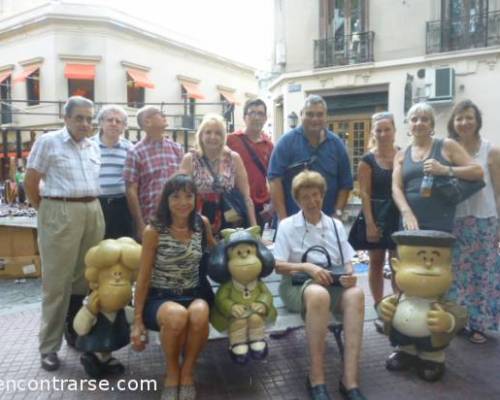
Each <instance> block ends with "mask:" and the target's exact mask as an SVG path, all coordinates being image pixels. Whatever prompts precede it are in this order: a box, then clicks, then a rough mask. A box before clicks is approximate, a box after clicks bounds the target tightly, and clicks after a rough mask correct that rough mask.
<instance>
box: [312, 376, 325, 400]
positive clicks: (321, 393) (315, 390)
mask: <svg viewBox="0 0 500 400" xmlns="http://www.w3.org/2000/svg"><path fill="white" fill-rule="evenodd" d="M306 388H307V393H309V397H310V398H311V399H312V400H331V397H330V395H329V394H328V390H327V389H326V385H325V384H324V383H320V384H319V385H314V386H312V385H311V380H310V379H309V377H307V379H306Z"/></svg>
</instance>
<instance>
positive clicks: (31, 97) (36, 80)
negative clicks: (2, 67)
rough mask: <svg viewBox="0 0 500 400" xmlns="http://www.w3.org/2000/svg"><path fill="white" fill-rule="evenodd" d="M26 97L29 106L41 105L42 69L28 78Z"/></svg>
mask: <svg viewBox="0 0 500 400" xmlns="http://www.w3.org/2000/svg"><path fill="white" fill-rule="evenodd" d="M26 97H27V99H28V105H29V106H34V105H37V104H40V69H37V70H35V71H34V72H32V73H31V74H30V75H28V76H27V77H26Z"/></svg>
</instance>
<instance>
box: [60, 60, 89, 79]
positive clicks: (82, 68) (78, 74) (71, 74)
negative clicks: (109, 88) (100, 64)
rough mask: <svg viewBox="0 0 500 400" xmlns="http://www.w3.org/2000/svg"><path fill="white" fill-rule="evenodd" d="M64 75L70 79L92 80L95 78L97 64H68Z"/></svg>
mask: <svg viewBox="0 0 500 400" xmlns="http://www.w3.org/2000/svg"><path fill="white" fill-rule="evenodd" d="M64 77H65V78H68V79H83V80H87V81H92V80H94V78H95V65H91V64H66V66H65V67H64Z"/></svg>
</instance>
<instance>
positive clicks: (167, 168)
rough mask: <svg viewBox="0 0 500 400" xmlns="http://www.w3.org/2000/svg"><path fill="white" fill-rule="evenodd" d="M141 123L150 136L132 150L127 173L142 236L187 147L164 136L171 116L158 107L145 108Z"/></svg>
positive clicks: (139, 114)
mask: <svg viewBox="0 0 500 400" xmlns="http://www.w3.org/2000/svg"><path fill="white" fill-rule="evenodd" d="M137 124H138V125H139V128H141V129H142V130H144V132H145V133H146V136H145V137H144V138H143V139H142V140H141V141H139V142H138V143H137V144H136V145H135V146H134V147H133V148H132V149H131V150H130V151H129V153H128V156H127V160H126V162H125V170H124V171H123V177H124V179H125V183H126V185H127V200H128V205H129V209H130V212H131V214H132V217H133V219H134V223H135V229H136V235H137V238H138V239H139V240H142V231H143V230H144V228H145V226H146V224H147V223H149V222H150V220H151V218H152V217H153V214H154V212H155V211H156V207H157V205H158V200H159V198H160V194H161V191H162V189H163V185H164V184H165V182H166V181H167V179H168V178H170V177H171V176H172V175H173V174H174V173H175V172H176V171H177V170H178V169H179V165H180V163H181V160H182V157H183V156H184V151H183V150H182V147H181V146H180V145H179V144H177V143H175V142H174V141H172V140H170V139H168V138H166V137H164V136H163V134H164V132H165V128H166V127H167V120H166V118H165V115H164V114H163V113H162V112H161V111H160V110H159V109H158V108H157V107H154V106H145V107H143V108H141V109H140V110H139V111H138V112H137Z"/></svg>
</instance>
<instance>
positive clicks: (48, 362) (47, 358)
mask: <svg viewBox="0 0 500 400" xmlns="http://www.w3.org/2000/svg"><path fill="white" fill-rule="evenodd" d="M41 364H42V368H43V369H44V370H45V371H55V370H56V369H59V367H60V366H61V362H60V361H59V357H57V353H47V354H42V359H41Z"/></svg>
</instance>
